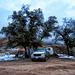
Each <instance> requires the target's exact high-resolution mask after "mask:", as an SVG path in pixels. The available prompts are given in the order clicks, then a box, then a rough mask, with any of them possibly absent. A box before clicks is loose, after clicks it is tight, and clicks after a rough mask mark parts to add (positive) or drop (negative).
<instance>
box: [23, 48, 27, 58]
mask: <svg viewBox="0 0 75 75" xmlns="http://www.w3.org/2000/svg"><path fill="white" fill-rule="evenodd" d="M24 49H25V58H27V51H26V47H24Z"/></svg>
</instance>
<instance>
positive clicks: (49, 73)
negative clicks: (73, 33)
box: [0, 57, 75, 75]
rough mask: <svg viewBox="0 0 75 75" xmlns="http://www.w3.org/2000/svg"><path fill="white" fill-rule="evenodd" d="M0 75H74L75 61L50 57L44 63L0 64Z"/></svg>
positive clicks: (27, 60)
mask: <svg viewBox="0 0 75 75" xmlns="http://www.w3.org/2000/svg"><path fill="white" fill-rule="evenodd" d="M0 75H75V60H72V59H59V58H57V57H50V58H49V59H48V60H47V61H46V62H42V61H35V62H32V61H31V60H30V59H20V60H16V61H6V62H0Z"/></svg>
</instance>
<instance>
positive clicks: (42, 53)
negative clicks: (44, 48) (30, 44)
mask: <svg viewBox="0 0 75 75" xmlns="http://www.w3.org/2000/svg"><path fill="white" fill-rule="evenodd" d="M43 53H45V52H34V53H33V54H43Z"/></svg>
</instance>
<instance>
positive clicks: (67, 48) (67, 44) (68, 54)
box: [66, 44, 70, 56]
mask: <svg viewBox="0 0 75 75" xmlns="http://www.w3.org/2000/svg"><path fill="white" fill-rule="evenodd" d="M66 46H67V52H68V56H69V55H70V54H69V45H68V44H67V45H66Z"/></svg>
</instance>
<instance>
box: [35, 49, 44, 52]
mask: <svg viewBox="0 0 75 75" xmlns="http://www.w3.org/2000/svg"><path fill="white" fill-rule="evenodd" d="M43 51H45V49H44V48H39V49H37V50H35V52H43Z"/></svg>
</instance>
